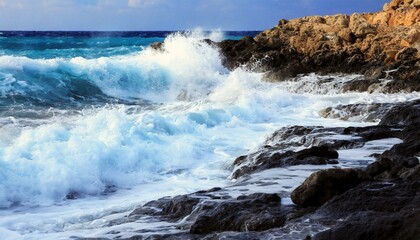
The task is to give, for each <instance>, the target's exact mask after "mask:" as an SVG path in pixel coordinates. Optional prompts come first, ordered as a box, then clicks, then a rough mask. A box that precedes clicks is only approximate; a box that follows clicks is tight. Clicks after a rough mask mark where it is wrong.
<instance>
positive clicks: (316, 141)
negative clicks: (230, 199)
mask: <svg viewBox="0 0 420 240" xmlns="http://www.w3.org/2000/svg"><path fill="white" fill-rule="evenodd" d="M402 135H403V132H402V131H401V130H400V129H399V128H393V127H388V126H371V127H348V128H324V127H319V126H318V127H302V126H292V127H285V128H282V129H280V130H278V131H276V132H274V133H273V134H272V135H271V136H269V137H268V138H267V140H266V142H265V143H264V145H263V146H262V147H261V148H260V149H258V150H257V151H255V152H253V153H250V154H248V155H244V156H240V157H238V158H237V159H236V160H235V161H234V163H233V166H232V167H233V173H232V175H231V177H232V178H239V177H242V176H244V175H248V174H252V173H254V172H258V171H262V170H265V169H269V168H277V167H286V166H294V165H302V164H311V165H322V164H335V163H338V162H337V160H336V159H337V158H338V157H339V156H338V153H337V150H340V149H352V148H360V147H362V146H363V145H364V144H365V143H366V142H367V141H372V140H378V139H384V138H394V137H399V138H403V136H402ZM302 147H305V148H306V149H303V150H298V151H296V149H301V148H302Z"/></svg>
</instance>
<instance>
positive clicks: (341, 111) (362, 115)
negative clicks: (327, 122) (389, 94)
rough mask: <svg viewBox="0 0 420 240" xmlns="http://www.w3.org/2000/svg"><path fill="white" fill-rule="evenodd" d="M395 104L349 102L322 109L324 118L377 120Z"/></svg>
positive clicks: (321, 113)
mask: <svg viewBox="0 0 420 240" xmlns="http://www.w3.org/2000/svg"><path fill="white" fill-rule="evenodd" d="M392 106H393V104H388V103H373V104H348V105H338V106H335V107H328V108H325V109H322V110H321V111H320V115H321V116H322V117H324V118H338V119H341V120H350V121H363V122H377V121H380V120H381V119H382V118H383V116H384V115H385V114H386V113H387V112H388V111H389V109H390V108H391V107H392Z"/></svg>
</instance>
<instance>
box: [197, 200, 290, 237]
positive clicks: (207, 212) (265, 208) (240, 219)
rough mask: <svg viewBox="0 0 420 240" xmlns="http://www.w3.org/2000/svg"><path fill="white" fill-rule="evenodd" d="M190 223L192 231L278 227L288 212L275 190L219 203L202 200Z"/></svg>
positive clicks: (258, 229)
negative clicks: (193, 219)
mask: <svg viewBox="0 0 420 240" xmlns="http://www.w3.org/2000/svg"><path fill="white" fill-rule="evenodd" d="M197 211H198V212H199V214H198V217H197V219H196V220H195V221H194V223H193V224H192V225H191V228H190V232H191V233H193V234H208V233H211V232H224V231H263V230H267V229H271V228H276V227H281V226H283V224H284V223H285V221H286V215H287V214H288V213H289V212H290V210H289V209H287V208H286V207H282V206H281V205H280V197H279V196H278V195H277V194H261V193H259V194H252V195H249V196H240V197H238V199H237V200H230V201H225V202H221V203H214V202H213V203H207V204H206V203H204V204H202V205H201V206H200V207H199V208H198V209H197Z"/></svg>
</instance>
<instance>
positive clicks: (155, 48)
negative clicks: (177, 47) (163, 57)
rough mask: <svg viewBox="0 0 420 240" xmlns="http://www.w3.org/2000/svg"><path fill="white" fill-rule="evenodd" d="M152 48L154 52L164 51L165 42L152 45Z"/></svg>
mask: <svg viewBox="0 0 420 240" xmlns="http://www.w3.org/2000/svg"><path fill="white" fill-rule="evenodd" d="M150 47H151V48H152V49H154V50H158V51H162V50H163V42H154V43H152V44H150Z"/></svg>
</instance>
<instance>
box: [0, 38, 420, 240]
mask: <svg viewBox="0 0 420 240" xmlns="http://www.w3.org/2000/svg"><path fill="white" fill-rule="evenodd" d="M255 34H256V33H255V32H226V33H223V32H220V31H216V32H204V31H200V30H196V31H190V32H175V33H171V32H112V33H105V32H2V34H1V35H0V47H1V48H0V235H1V236H4V238H5V239H68V238H70V237H74V236H76V237H87V236H90V237H112V236H113V235H112V234H111V235H110V232H125V233H130V232H131V234H128V235H126V236H132V235H135V232H136V231H138V230H139V229H149V230H150V229H155V230H154V231H155V232H158V233H159V232H168V231H169V232H170V231H171V230H174V229H173V228H172V227H171V226H169V225H170V224H169V225H168V224H167V223H159V224H156V223H153V222H151V221H147V220H144V221H142V222H140V223H139V222H137V223H127V224H125V225H118V226H113V225H112V224H110V222H112V220H113V219H117V218H121V217H123V216H125V215H127V213H129V212H130V211H131V210H132V209H134V208H135V207H136V206H138V205H141V204H144V203H145V202H147V201H150V200H154V199H157V198H160V197H163V196H174V195H177V194H185V193H191V192H194V191H197V190H202V189H208V188H211V187H216V186H219V187H223V186H229V185H230V184H231V183H232V181H231V179H229V175H230V171H229V170H228V169H229V166H230V165H231V164H232V162H233V160H234V159H235V158H236V157H237V156H239V155H241V154H245V153H247V152H248V151H252V150H253V149H255V148H257V147H258V145H259V144H260V143H262V142H263V140H264V137H265V136H267V134H269V133H271V132H273V131H274V130H276V129H277V128H279V127H282V126H288V125H322V126H349V125H353V126H362V125H366V124H367V123H358V122H344V121H340V120H334V119H322V118H321V117H320V116H319V110H321V109H322V108H325V107H330V106H335V105H338V104H350V103H374V102H398V101H406V100H411V99H416V98H419V97H420V95H419V94H418V93H409V94H403V93H400V94H381V93H372V94H367V93H342V91H340V86H341V85H340V84H342V83H343V82H345V81H349V80H352V79H354V78H358V77H360V76H357V75H336V76H328V77H325V76H317V75H314V74H310V75H306V76H300V77H298V79H292V80H291V81H286V82H282V83H268V82H263V81H262V80H261V79H262V73H255V72H250V71H248V70H247V69H246V68H241V67H240V68H237V69H235V70H228V69H226V68H225V67H224V66H223V65H222V59H223V57H222V56H221V55H220V53H219V51H218V49H217V48H216V47H214V46H212V45H209V44H208V43H206V42H204V41H202V40H203V39H211V40H213V41H221V40H223V39H227V38H228V39H238V38H240V37H241V36H245V35H251V36H252V35H255ZM157 41H158V42H163V46H162V48H161V49H152V48H148V47H147V46H148V45H150V44H151V43H153V42H157ZM325 78H328V79H330V81H328V83H326V84H314V83H317V82H325V81H322V80H325ZM331 79H332V81H331ZM394 141H395V140H394ZM350 155H351V154H350ZM304 175H305V174H304ZM307 175H308V174H307V173H306V175H305V176H307ZM289 181H290V179H289ZM299 181H302V178H298V179H297V180H293V179H292V182H293V183H294V184H295V185H297V184H299ZM168 226H169V227H168ZM174 231H175V230H174Z"/></svg>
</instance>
